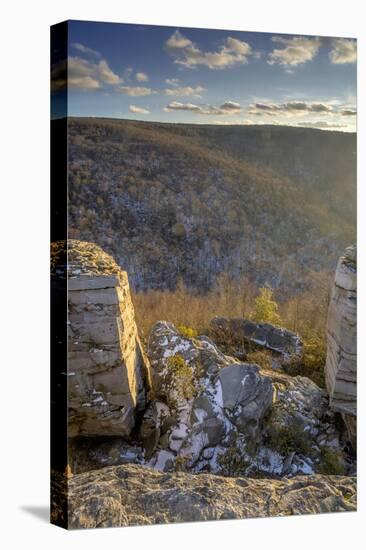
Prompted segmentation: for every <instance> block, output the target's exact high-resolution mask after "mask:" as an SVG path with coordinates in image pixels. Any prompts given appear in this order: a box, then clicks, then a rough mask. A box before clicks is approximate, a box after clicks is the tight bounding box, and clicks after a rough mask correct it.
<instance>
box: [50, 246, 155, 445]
mask: <svg viewBox="0 0 366 550" xmlns="http://www.w3.org/2000/svg"><path fill="white" fill-rule="evenodd" d="M65 247H66V243H64V244H63V246H62V244H61V245H60V243H58V246H57V243H56V245H55V253H54V256H55V274H56V275H57V276H59V277H64V276H67V283H68V366H67V373H66V374H67V376H68V407H69V417H68V418H69V422H68V429H69V436H80V435H82V436H128V435H129V434H130V432H131V430H132V429H133V427H134V424H135V416H136V412H137V411H138V410H143V409H144V407H145V405H146V390H147V388H148V387H149V364H148V360H147V358H146V356H145V354H144V351H143V349H142V346H141V343H140V340H139V336H138V332H137V327H136V323H135V314H134V308H133V305H132V301H131V296H130V288H129V283H128V277H127V273H126V272H125V271H123V270H122V269H121V268H120V267H119V266H118V265H117V264H116V262H115V261H114V260H113V258H111V257H110V256H109V255H108V254H106V253H104V252H103V251H102V249H101V248H99V247H98V246H96V245H94V244H92V243H87V242H80V241H75V240H69V241H68V242H67V250H65ZM56 266H57V267H56Z"/></svg>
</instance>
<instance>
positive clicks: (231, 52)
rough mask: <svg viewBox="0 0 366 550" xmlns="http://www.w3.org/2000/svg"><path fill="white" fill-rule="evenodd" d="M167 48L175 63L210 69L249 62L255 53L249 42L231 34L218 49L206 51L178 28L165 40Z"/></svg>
mask: <svg viewBox="0 0 366 550" xmlns="http://www.w3.org/2000/svg"><path fill="white" fill-rule="evenodd" d="M165 49H166V51H167V52H168V53H169V54H170V55H171V56H172V57H173V58H174V63H177V64H179V65H183V66H184V67H188V68H194V67H197V66H205V67H208V68H209V69H226V68H228V67H233V66H234V65H239V64H245V63H248V59H249V57H250V56H251V55H253V52H252V48H251V46H250V45H249V44H248V43H247V42H242V41H241V40H238V39H237V38H232V37H230V36H229V37H228V38H227V39H226V40H225V42H224V44H223V45H222V46H221V47H220V48H219V49H218V50H217V51H213V52H205V51H202V50H200V49H199V48H198V47H197V46H196V45H195V44H194V43H193V42H192V41H191V40H189V39H188V38H186V37H185V36H183V35H182V33H181V32H180V31H178V30H176V31H175V32H174V33H173V34H172V35H171V36H170V38H169V39H168V40H167V41H166V42H165Z"/></svg>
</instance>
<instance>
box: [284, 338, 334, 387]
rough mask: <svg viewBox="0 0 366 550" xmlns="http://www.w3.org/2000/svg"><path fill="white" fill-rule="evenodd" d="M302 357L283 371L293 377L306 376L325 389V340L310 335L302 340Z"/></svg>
mask: <svg viewBox="0 0 366 550" xmlns="http://www.w3.org/2000/svg"><path fill="white" fill-rule="evenodd" d="M303 342H304V344H303V356H302V358H301V360H300V361H299V360H298V359H296V360H295V362H293V363H289V364H288V365H286V366H285V370H286V371H287V372H288V373H289V374H291V375H293V376H297V375H300V376H306V377H307V378H310V379H311V380H313V382H315V384H317V385H318V386H320V387H321V388H324V387H325V376H324V367H325V362H326V358H327V345H326V341H325V338H324V337H322V336H319V335H311V336H309V337H307V338H304V340H303Z"/></svg>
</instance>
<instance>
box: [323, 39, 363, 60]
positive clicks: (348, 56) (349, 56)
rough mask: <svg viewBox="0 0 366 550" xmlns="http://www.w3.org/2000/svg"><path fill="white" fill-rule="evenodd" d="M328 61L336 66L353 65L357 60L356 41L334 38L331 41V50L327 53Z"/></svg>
mask: <svg viewBox="0 0 366 550" xmlns="http://www.w3.org/2000/svg"><path fill="white" fill-rule="evenodd" d="M329 59H330V61H331V62H332V63H335V64H337V65H343V64H345V63H355V62H356V60H357V43H356V40H351V39H347V38H334V39H333V40H332V49H331V51H330V52H329Z"/></svg>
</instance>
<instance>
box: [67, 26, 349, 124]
mask: <svg viewBox="0 0 366 550" xmlns="http://www.w3.org/2000/svg"><path fill="white" fill-rule="evenodd" d="M68 71H69V73H68V83H69V91H68V93H69V96H68V114H69V115H70V116H103V117H113V118H130V119H137V120H151V121H163V122H186V123H204V124H288V125H293V126H311V127H316V128H323V129H328V130H333V129H334V130H343V131H354V130H355V125H356V41H355V40H352V39H347V38H330V37H327V38H325V37H316V36H295V35H276V34H270V33H255V32H242V31H240V32H238V31H227V30H207V29H192V28H176V27H158V26H148V25H131V24H116V23H93V22H79V21H71V22H70V23H69V51H68Z"/></svg>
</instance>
